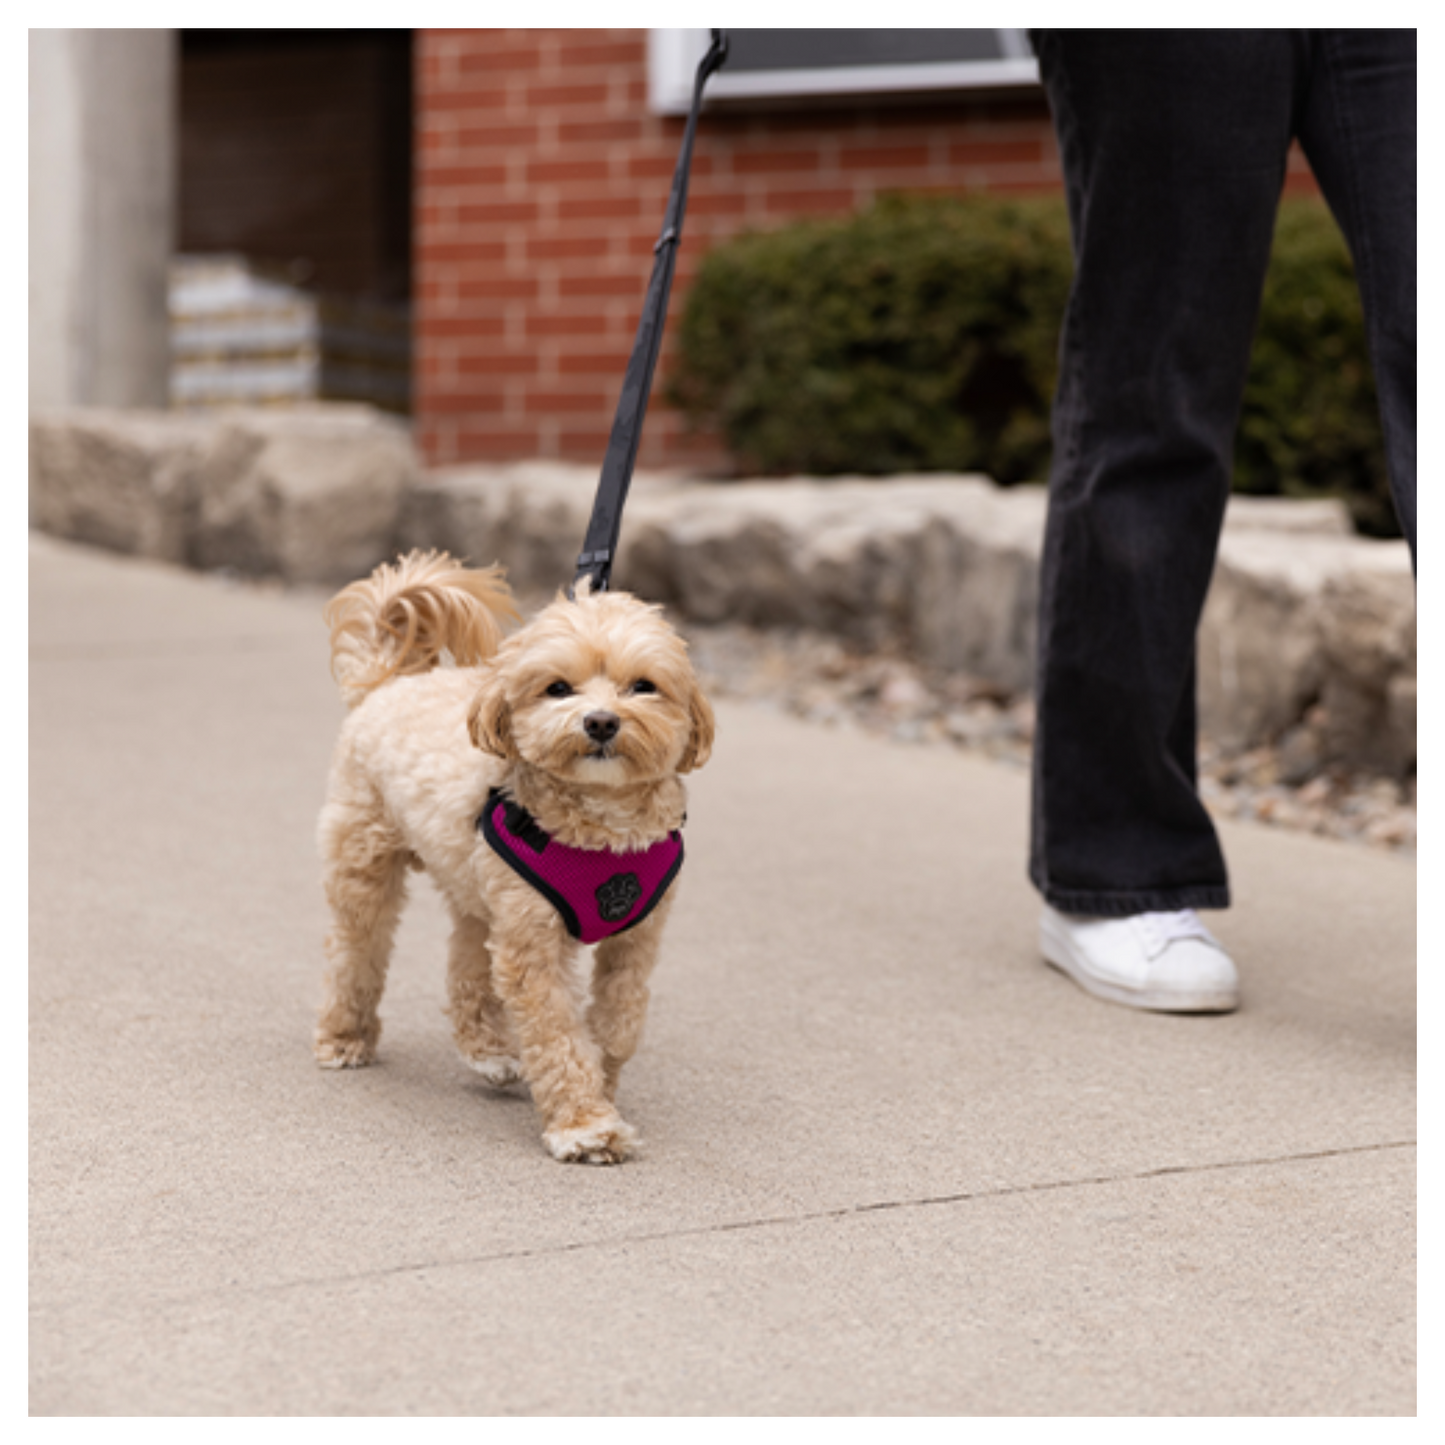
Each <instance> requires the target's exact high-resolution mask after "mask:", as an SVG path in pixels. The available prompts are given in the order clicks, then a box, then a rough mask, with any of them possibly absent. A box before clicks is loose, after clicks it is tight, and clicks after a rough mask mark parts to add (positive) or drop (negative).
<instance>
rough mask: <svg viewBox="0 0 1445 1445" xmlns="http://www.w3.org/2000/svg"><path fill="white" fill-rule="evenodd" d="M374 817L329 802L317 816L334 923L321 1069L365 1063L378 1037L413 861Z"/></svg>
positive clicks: (354, 806) (370, 811)
mask: <svg viewBox="0 0 1445 1445" xmlns="http://www.w3.org/2000/svg"><path fill="white" fill-rule="evenodd" d="M378 812H379V810H378V809H376V808H375V807H371V806H359V805H358V803H357V802H355V801H352V800H338V799H335V798H333V799H332V800H331V801H328V803H327V805H326V808H325V810H324V811H323V813H322V815H321V847H322V856H323V859H324V877H323V882H324V884H325V888H326V900H327V902H328V903H329V904H330V905H331V919H332V922H331V931H330V932H329V933H328V934H327V936H326V957H327V960H328V962H329V964H330V967H329V969H328V971H327V975H326V1002H325V1003H324V1005H323V1006H322V1009H321V1016H320V1018H319V1019H318V1021H317V1024H316V1034H315V1053H316V1060H317V1062H318V1063H319V1064H321V1065H322V1067H323V1068H328V1069H349V1068H359V1067H360V1066H361V1065H362V1064H369V1063H370V1062H371V1060H372V1058H373V1057H374V1056H375V1053H376V1041H377V1039H378V1038H379V1037H380V1035H381V1020H380V1018H379V1017H378V1016H377V1009H378V1008H379V1006H380V1004H381V995H382V990H383V989H384V988H385V987H386V967H387V964H388V963H389V962H390V959H391V946H392V941H393V939H394V938H395V937H396V925H397V921H398V919H399V918H400V917H401V909H402V905H403V904H404V903H405V902H406V875H407V865H408V863H409V862H410V860H411V855H410V853H409V852H408V851H407V850H406V849H405V848H404V847H403V846H402V845H401V841H400V839H399V838H397V836H396V835H395V833H394V832H392V830H391V829H390V828H389V827H388V826H387V825H386V824H385V823H384V822H383V821H381V819H380V818H379V816H378Z"/></svg>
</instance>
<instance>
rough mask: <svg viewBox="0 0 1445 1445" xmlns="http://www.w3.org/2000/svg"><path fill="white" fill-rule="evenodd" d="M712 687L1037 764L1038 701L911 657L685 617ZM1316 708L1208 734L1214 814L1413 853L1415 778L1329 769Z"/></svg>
mask: <svg viewBox="0 0 1445 1445" xmlns="http://www.w3.org/2000/svg"><path fill="white" fill-rule="evenodd" d="M681 630H682V631H683V632H684V633H685V635H686V636H687V639H688V642H689V645H690V647H691V649H692V654H693V660H694V662H695V664H696V666H697V668H698V672H699V674H700V676H701V677H702V678H703V681H704V683H705V685H706V686H707V688H708V690H709V692H710V693H711V694H712V695H713V696H716V697H732V698H744V699H749V700H752V701H756V702H762V703H765V704H768V705H770V706H774V707H779V708H782V709H783V710H784V711H786V712H788V713H791V714H793V715H795V716H797V717H801V718H804V719H806V720H807V721H809V722H813V723H818V724H820V725H822V726H826V727H839V726H845V727H861V728H863V729H864V730H865V731H867V732H869V733H872V734H875V735H878V736H884V737H889V738H892V739H894V740H896V741H898V742H902V743H914V744H918V745H920V746H929V747H955V748H965V749H968V750H970V751H973V752H978V753H982V754H984V755H986V756H988V757H991V758H995V759H997V760H998V761H1000V762H1002V763H1005V764H1007V765H1009V766H1012V767H1017V768H1021V769H1026V768H1027V767H1028V766H1029V758H1030V750H1031V743H1032V738H1033V721H1034V714H1033V703H1032V700H1031V699H1029V698H1026V697H1015V696H1010V695H1008V694H1007V693H1004V692H1001V691H1000V690H999V689H998V688H996V687H993V686H991V685H990V684H988V683H986V682H983V681H982V680H980V679H978V678H970V677H966V676H959V675H956V674H946V675H944V674H933V673H930V672H929V671H927V670H925V669H923V668H921V667H919V666H918V665H917V664H915V663H913V662H910V661H909V660H908V659H907V658H905V657H901V656H897V655H893V654H889V653H877V652H873V653H861V652H854V651H851V650H849V649H848V648H846V647H845V646H844V645H843V644H841V643H840V642H838V640H837V639H836V638H833V637H829V636H825V635H822V634H815V633H806V632H773V631H767V632H763V631H758V630H755V629H752V628H745V627H734V626H700V625H697V624H686V625H684V626H683V627H682V629H681ZM1318 724H1319V718H1318V716H1316V717H1314V718H1311V719H1306V720H1305V723H1304V724H1302V725H1301V726H1300V727H1298V728H1296V729H1294V730H1293V731H1292V733H1291V734H1289V735H1287V736H1286V737H1285V738H1284V739H1282V740H1281V742H1280V744H1279V746H1277V747H1269V748H1258V749H1255V750H1253V751H1251V752H1247V753H1242V754H1234V755H1232V756H1226V755H1224V754H1222V753H1221V752H1220V750H1219V749H1218V748H1216V747H1215V746H1213V745H1212V744H1211V743H1210V742H1209V740H1208V739H1203V740H1201V744H1200V756H1199V768H1200V795H1201V797H1202V798H1203V800H1204V804H1205V806H1206V807H1207V808H1208V809H1209V811H1210V813H1211V814H1212V815H1214V816H1215V817H1220V818H1237V819H1244V820H1247V821H1250V822H1256V823H1261V824H1265V825H1266V826H1269V827H1275V828H1289V829H1293V830H1295V831H1298V832H1305V833H1316V834H1320V835H1321V836H1324V837H1328V838H1338V839H1343V840H1345V841H1347V842H1351V843H1358V844H1363V845H1365V846H1369V847H1373V848H1382V849H1386V850H1388V851H1390V852H1394V853H1399V854H1405V855H1408V856H1411V857H1413V856H1414V853H1415V779H1414V777H1413V776H1412V777H1410V778H1409V779H1407V780H1406V781H1405V782H1403V783H1400V782H1397V781H1394V780H1392V779H1389V778H1381V777H1373V776H1366V775H1358V774H1351V773H1348V772H1346V771H1345V770H1343V769H1341V768H1339V767H1337V766H1332V765H1324V766H1321V765H1320V764H1319V762H1318V759H1317V758H1316V756H1315V755H1314V753H1313V750H1312V739H1313V736H1314V735H1315V734H1316V733H1317V729H1318Z"/></svg>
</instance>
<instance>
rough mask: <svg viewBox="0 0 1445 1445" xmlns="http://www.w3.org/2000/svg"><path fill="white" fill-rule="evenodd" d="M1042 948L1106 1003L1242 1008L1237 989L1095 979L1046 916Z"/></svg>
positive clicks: (1203, 1010) (1164, 1009)
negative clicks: (1177, 988) (1176, 988)
mask: <svg viewBox="0 0 1445 1445" xmlns="http://www.w3.org/2000/svg"><path fill="white" fill-rule="evenodd" d="M1039 948H1040V951H1041V952H1042V953H1043V956H1044V962H1045V963H1047V964H1048V965H1049V966H1050V967H1051V968H1056V969H1058V971H1059V972H1060V973H1062V974H1065V975H1066V976H1067V977H1069V978H1071V979H1073V981H1074V982H1075V983H1076V984H1078V986H1079V987H1080V988H1081V989H1083V990H1084V992H1085V993H1089V994H1092V995H1093V996H1094V997H1095V998H1101V999H1103V1000H1104V1001H1105V1002H1106V1003H1117V1004H1122V1005H1123V1006H1124V1007H1125V1008H1137V1009H1148V1010H1149V1011H1150V1012H1153V1013H1176V1014H1226V1013H1233V1012H1234V1010H1235V1009H1237V1008H1238V1007H1239V990H1238V989H1224V990H1220V989H1199V990H1196V991H1194V992H1190V993H1179V992H1171V991H1167V990H1157V989H1135V988H1126V987H1125V986H1124V985H1123V984H1118V983H1109V982H1108V981H1107V980H1106V979H1101V978H1096V977H1095V976H1094V975H1093V974H1092V973H1091V972H1089V970H1088V968H1087V967H1086V966H1085V965H1084V964H1083V963H1082V962H1081V961H1080V960H1079V958H1078V957H1077V956H1076V955H1075V953H1074V951H1073V949H1072V947H1071V946H1070V944H1069V942H1068V941H1067V940H1066V939H1063V938H1060V937H1059V936H1058V935H1057V934H1056V933H1055V932H1054V930H1053V929H1052V928H1051V927H1050V926H1049V923H1048V920H1047V919H1045V920H1044V922H1043V923H1042V924H1041V926H1040V929H1039Z"/></svg>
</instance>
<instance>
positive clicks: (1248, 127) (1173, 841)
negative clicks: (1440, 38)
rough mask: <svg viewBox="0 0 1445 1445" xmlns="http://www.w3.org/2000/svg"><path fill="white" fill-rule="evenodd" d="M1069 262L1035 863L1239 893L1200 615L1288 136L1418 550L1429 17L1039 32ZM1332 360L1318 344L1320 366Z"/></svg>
mask: <svg viewBox="0 0 1445 1445" xmlns="http://www.w3.org/2000/svg"><path fill="white" fill-rule="evenodd" d="M1033 39H1034V46H1035V49H1036V51H1037V52H1038V55H1039V62H1040V66H1041V69H1042V72H1043V79H1044V84H1045V86H1046V88H1047V91H1048V96H1049V103H1050V106H1051V108H1052V111H1053V117H1054V125H1055V129H1056V130H1057V133H1058V137H1059V146H1060V150H1061V152H1062V156H1063V165H1064V174H1065V179H1066V183H1067V190H1068V203H1069V216H1070V221H1071V224H1072V228H1073V242H1074V254H1075V266H1076V269H1075V276H1074V284H1073V290H1072V293H1071V295H1070V299H1069V306H1068V312H1067V315H1066V318H1065V322H1064V329H1063V337H1062V341H1061V344H1060V376H1059V385H1058V393H1057V395H1056V397H1055V401H1054V421H1053V426H1054V458H1053V465H1052V469H1051V473H1050V478H1049V492H1050V497H1049V517H1048V525H1047V529H1046V532H1045V539H1044V552H1043V567H1042V578H1041V587H1040V620H1039V650H1038V660H1039V674H1038V688H1037V694H1036V701H1037V707H1038V722H1037V732H1036V737H1035V756H1034V803H1033V816H1032V843H1031V848H1030V859H1029V875H1030V877H1031V878H1032V880H1033V882H1034V885H1035V886H1036V887H1037V888H1038V889H1039V890H1040V892H1041V893H1042V894H1043V895H1044V897H1045V898H1046V899H1047V900H1048V901H1049V902H1050V903H1051V904H1053V905H1054V906H1055V907H1056V908H1059V909H1061V910H1063V911H1066V912H1070V913H1081V914H1093V915H1103V916H1119V915H1123V914H1128V913H1136V912H1142V911H1149V910H1163V909H1175V908H1188V907H1192V908H1223V907H1226V906H1227V905H1228V903H1229V883H1228V877H1227V874H1226V871H1225V865H1224V856H1223V853H1222V852H1221V850H1220V846H1219V841H1218V838H1217V837H1216V835H1215V831H1214V827H1213V825H1212V824H1211V822H1210V820H1209V816H1208V814H1207V813H1206V811H1205V809H1204V806H1203V804H1202V803H1201V802H1200V801H1199V796H1198V792H1197V789H1196V764H1195V753H1196V731H1195V672H1194V648H1195V634H1196V631H1197V629H1198V625H1199V618H1200V614H1201V612H1202V610H1203V606H1204V599H1205V594H1206V592H1207V590H1208V587H1209V580H1210V576H1211V573H1212V571H1213V568H1214V559H1215V553H1216V551H1217V548H1218V544H1219V531H1220V527H1221V525H1222V523H1223V519H1224V509H1225V502H1226V500H1227V498H1228V495H1229V485H1230V476H1231V470H1232V452H1233V443H1234V431H1235V426H1236V424H1237V421H1238V417H1239V408H1240V400H1241V397H1242V394H1243V390H1244V382H1245V375H1246V371H1247V367H1248V361H1249V352H1250V343H1251V339H1252V336H1253V332H1254V325H1255V321H1256V319H1257V315H1258V310H1259V298H1260V292H1261V289H1262V286H1263V280H1264V274H1265V269H1266V266H1267V263H1268V259H1269V249H1270V241H1271V237H1272V235H1273V230H1274V218H1275V212H1276V209H1277V206H1278V201H1279V194H1280V189H1281V186H1282V184H1283V178H1284V170H1285V161H1286V154H1287V151H1288V148H1289V144H1290V140H1291V138H1292V137H1295V136H1297V137H1298V138H1299V140H1300V143H1301V145H1302V147H1303V149H1304V151H1305V154H1306V155H1307V156H1308V158H1309V161H1310V164H1311V166H1312V167H1313V169H1314V173H1315V176H1316V177H1317V179H1318V180H1319V183H1320V187H1321V189H1322V190H1323V192H1324V194H1325V197H1326V199H1327V200H1328V202H1329V205H1330V207H1331V209H1332V210H1333V212H1334V214H1335V217H1336V218H1337V220H1338V221H1339V223H1340V226H1341V228H1342V229H1343V231H1344V233H1345V237H1346V239H1347V241H1348V242H1349V246H1350V250H1351V253H1352V255H1353V257H1354V260H1355V266H1356V271H1357V274H1358V277H1359V283H1360V290H1361V296H1362V299H1363V303H1364V309H1365V315H1366V324H1367V328H1368V334H1369V340H1370V347H1371V357H1372V361H1373V365H1374V368H1375V375H1376V381H1377V384H1378V390H1379V394H1380V404H1381V413H1382V417H1383V422H1384V433H1385V441H1386V447H1387V452H1388V457H1389V467H1390V480H1391V485H1392V488H1393V492H1394V497H1395V504H1396V507H1397V510H1398V513H1399V516H1400V520H1401V523H1402V526H1403V527H1404V530H1405V532H1406V534H1407V536H1408V537H1409V540H1410V548H1411V557H1412V558H1413V557H1414V549H1415V32H1414V31H1413V30H1324V31H1297V30H1199V31H1184V30H1174V31H1164V30H1157V31H1150V30H1126V31H1100V30H1087V31H1036V32H1033ZM1321 364H1324V363H1321Z"/></svg>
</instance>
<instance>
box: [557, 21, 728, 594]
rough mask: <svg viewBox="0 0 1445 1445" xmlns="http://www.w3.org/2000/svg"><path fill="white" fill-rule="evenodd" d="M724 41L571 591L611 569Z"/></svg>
mask: <svg viewBox="0 0 1445 1445" xmlns="http://www.w3.org/2000/svg"><path fill="white" fill-rule="evenodd" d="M727 53H728V42H727V36H726V34H725V33H724V32H723V31H721V30H714V31H713V32H712V45H711V46H710V47H709V48H708V52H707V54H706V55H704V56H703V58H702V63H701V64H700V65H699V66H698V68H697V80H696V81H695V82H694V84H693V91H692V111H691V113H690V114H689V115H688V118H687V129H686V130H685V131H684V132H683V137H682V150H681V152H680V153H679V155H678V158H677V169H676V170H675V171H674V172H673V176H672V195H671V196H670V197H669V198H668V202H667V211H666V213H665V214H664V216H663V218H662V235H661V236H660V237H659V238H658V241H657V245H656V246H654V247H653V254H654V256H655V257H656V259H655V260H654V261H653V263H652V280H651V281H650V282H649V283H648V287H647V300H646V301H645V302H644V303H643V307H642V319H641V321H639V322H638V324H637V339H636V340H635V341H634V342H633V343H632V355H631V357H629V358H628V362H627V374H626V375H625V376H624V377H623V380H622V395H621V396H620V397H619V398H618V401H617V415H616V417H615V418H614V419H613V422H612V435H611V436H610V437H609V438H608V441H607V454H606V455H605V456H604V457H603V459H602V477H601V479H600V481H599V482H598V484H597V500H596V501H595V502H594V503H593V504H592V520H591V521H590V522H589V523H588V524H587V536H586V538H585V539H584V541H583V543H582V552H581V554H580V555H579V556H578V558H577V575H576V576H575V577H573V579H572V587H573V590H574V591H575V589H576V586H577V584H578V583H579V582H580V581H581V580H582V579H583V578H584V577H590V578H591V579H592V590H593V591H594V592H605V591H606V590H607V584H608V582H609V580H610V578H611V575H612V561H613V558H614V557H615V556H616V553H617V535H618V533H619V532H620V531H621V529H622V507H623V504H624V503H625V502H626V501H627V489H628V488H629V487H630V486H631V485H632V469H633V467H634V466H635V465H636V464H637V447H638V444H639V443H640V442H641V440H642V419H643V417H644V416H646V414H647V398H648V395H649V393H650V392H651V391H652V373H653V371H654V370H655V369H656V366H657V353H658V351H659V349H660V348H661V346H662V328H663V326H664V324H665V323H666V321H667V297H668V293H669V292H670V291H671V290H672V273H673V271H674V270H675V269H676V264H677V246H678V241H679V239H680V238H681V235H682V216H683V212H684V211H685V210H686V209H687V176H688V171H689V170H690V169H691V168H692V142H693V137H694V135H695V134H696V132H697V117H698V112H699V110H701V108H702V90H703V86H704V85H706V83H707V78H708V76H710V75H711V74H712V73H713V71H715V70H717V69H718V67H719V66H721V65H722V63H723V61H724V60H726V59H727Z"/></svg>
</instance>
